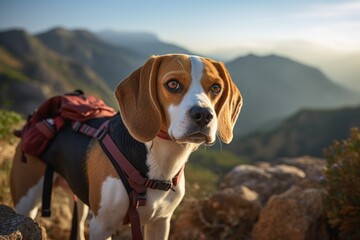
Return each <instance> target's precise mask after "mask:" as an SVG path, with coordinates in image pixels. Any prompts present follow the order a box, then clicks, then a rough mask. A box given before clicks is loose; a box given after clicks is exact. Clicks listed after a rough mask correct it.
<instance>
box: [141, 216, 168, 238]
mask: <svg viewBox="0 0 360 240" xmlns="http://www.w3.org/2000/svg"><path fill="white" fill-rule="evenodd" d="M170 219H171V216H170V217H168V218H160V219H157V220H155V221H152V222H150V223H148V224H146V225H145V228H144V239H146V240H159V239H168V238H169V232H170Z"/></svg>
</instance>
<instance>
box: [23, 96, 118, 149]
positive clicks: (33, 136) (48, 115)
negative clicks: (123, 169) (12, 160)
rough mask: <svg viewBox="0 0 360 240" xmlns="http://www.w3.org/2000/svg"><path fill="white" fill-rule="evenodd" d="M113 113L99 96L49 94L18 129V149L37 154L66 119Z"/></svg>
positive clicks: (88, 117) (45, 146) (107, 115)
mask: <svg viewBox="0 0 360 240" xmlns="http://www.w3.org/2000/svg"><path fill="white" fill-rule="evenodd" d="M115 114H116V111H115V110H114V109H113V108H111V107H109V106H107V105H106V104H105V103H104V102H103V101H102V100H101V99H99V98H97V97H94V96H86V95H84V94H83V92H82V91H80V90H76V91H75V92H73V93H69V94H65V95H60V96H55V97H52V98H50V99H49V100H47V101H46V102H44V103H43V104H42V105H41V106H40V107H39V108H38V109H37V110H36V111H35V112H34V113H33V114H32V115H30V116H29V118H28V120H27V123H26V124H25V126H24V128H23V130H22V132H21V138H22V150H23V152H24V153H27V154H30V155H34V156H39V155H40V154H42V153H43V152H44V151H45V150H46V148H47V146H48V145H49V143H50V140H51V139H52V138H53V137H54V136H55V135H56V133H57V132H58V131H59V130H60V129H61V128H62V127H63V126H64V124H65V123H66V121H71V122H75V121H79V122H85V121H87V120H90V119H93V118H100V117H111V116H114V115H115Z"/></svg>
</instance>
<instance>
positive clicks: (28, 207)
mask: <svg viewBox="0 0 360 240" xmlns="http://www.w3.org/2000/svg"><path fill="white" fill-rule="evenodd" d="M43 183H44V178H43V177H42V178H41V179H40V180H39V181H38V182H37V183H36V184H35V185H34V186H32V187H31V188H30V189H29V190H28V191H27V193H26V194H25V195H24V196H23V197H21V198H20V200H19V202H17V203H16V205H15V211H16V213H18V214H21V215H24V216H28V217H31V218H32V219H34V218H35V217H36V214H37V212H38V209H39V206H40V200H41V196H42V189H43Z"/></svg>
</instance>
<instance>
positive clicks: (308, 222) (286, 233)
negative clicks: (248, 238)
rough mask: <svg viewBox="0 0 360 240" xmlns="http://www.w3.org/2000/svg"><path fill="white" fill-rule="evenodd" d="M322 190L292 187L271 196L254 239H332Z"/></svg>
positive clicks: (253, 233)
mask: <svg viewBox="0 0 360 240" xmlns="http://www.w3.org/2000/svg"><path fill="white" fill-rule="evenodd" d="M328 237H329V236H328V234H327V231H326V216H325V212H324V208H323V203H322V190H320V189H315V188H310V189H302V188H300V187H298V186H294V187H292V188H291V189H290V190H288V191H286V192H285V193H283V194H281V195H275V196H273V197H271V198H270V199H269V201H268V203H267V204H266V206H265V207H264V208H263V209H262V211H261V213H260V216H259V221H258V222H257V223H256V224H255V226H254V228H253V230H252V239H253V240H272V239H274V240H275V239H292V240H312V239H314V240H315V239H329V238H328Z"/></svg>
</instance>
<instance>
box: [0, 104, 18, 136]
mask: <svg viewBox="0 0 360 240" xmlns="http://www.w3.org/2000/svg"><path fill="white" fill-rule="evenodd" d="M22 123H23V119H22V117H21V116H20V115H19V114H18V113H15V112H11V111H6V110H1V109H0V142H9V143H12V142H14V139H15V136H14V135H13V130H14V129H16V128H20V127H21V125H22Z"/></svg>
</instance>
